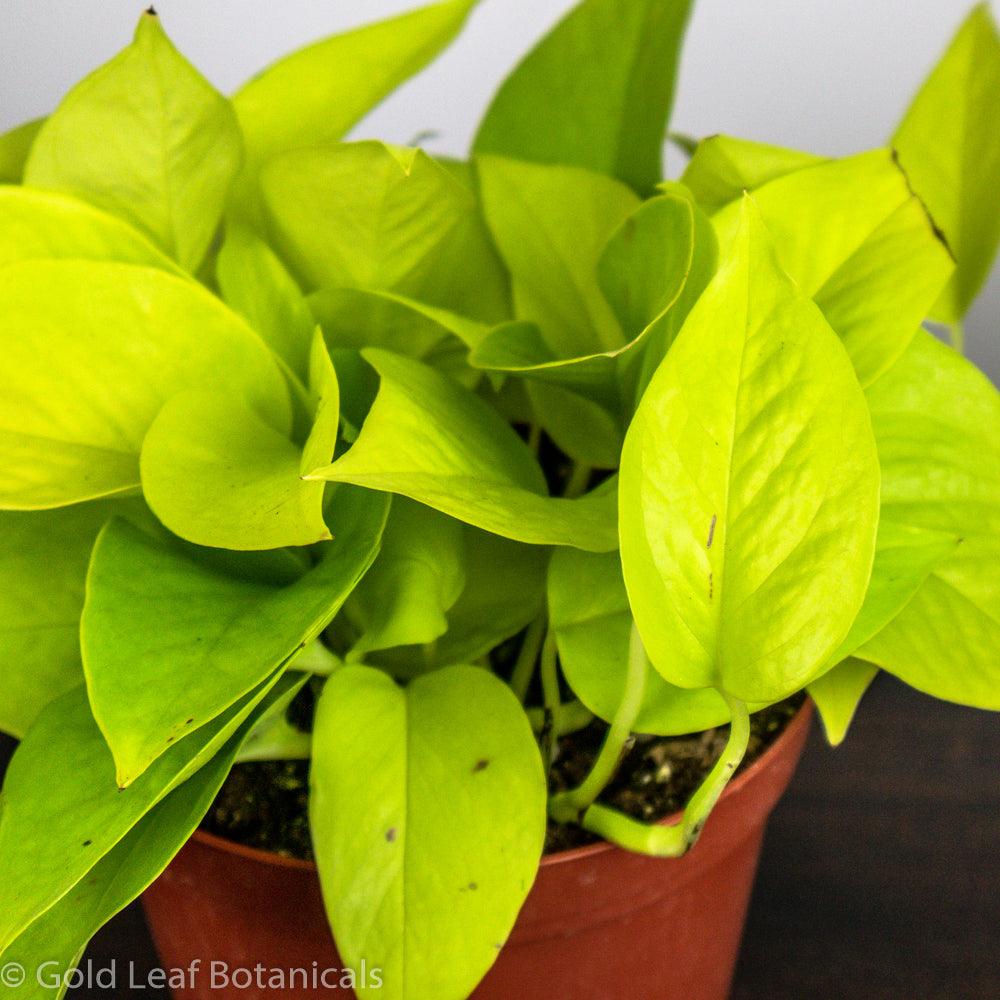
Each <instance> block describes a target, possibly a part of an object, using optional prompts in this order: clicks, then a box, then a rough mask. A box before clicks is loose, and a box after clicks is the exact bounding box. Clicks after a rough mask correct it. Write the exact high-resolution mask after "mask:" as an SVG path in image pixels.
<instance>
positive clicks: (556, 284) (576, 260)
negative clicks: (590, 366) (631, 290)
mask: <svg viewBox="0 0 1000 1000" xmlns="http://www.w3.org/2000/svg"><path fill="white" fill-rule="evenodd" d="M477 170H478V175H479V182H480V191H481V197H482V202H483V211H484V213H485V215H486V221H487V223H488V225H489V227H490V231H491V232H492V233H493V238H494V239H495V240H496V244H497V248H498V249H499V251H500V255H501V256H502V257H503V260H504V263H505V264H506V265H507V268H508V269H509V271H510V273H511V275H512V276H513V282H514V304H515V311H516V315H517V317H518V318H519V319H522V320H529V321H531V322H533V323H535V324H537V325H538V326H539V327H540V328H541V330H542V335H543V338H544V343H545V344H547V345H548V347H549V350H550V352H551V357H552V358H577V357H582V356H583V355H586V354H593V353H600V352H602V351H610V350H615V349H617V348H619V347H621V346H622V345H623V344H624V339H623V336H622V330H621V327H620V325H619V323H618V320H617V319H616V318H615V315H614V313H613V311H612V309H611V307H610V306H609V305H608V303H607V301H606V300H605V298H604V296H603V295H602V294H601V291H600V288H599V286H598V283H597V280H596V279H597V266H598V262H599V260H600V258H601V254H602V252H603V251H604V248H605V247H606V246H607V244H608V240H609V239H610V238H611V236H612V234H614V232H615V231H616V230H617V229H618V227H619V226H621V225H622V223H623V222H624V221H625V219H626V218H628V217H629V216H630V215H631V214H632V213H633V212H634V211H635V210H636V209H637V208H638V207H639V199H638V198H637V197H636V196H635V194H633V193H632V191H630V190H629V189H628V188H627V187H625V185H623V184H619V183H618V182H617V181H613V180H611V179H610V178H608V177H604V176H602V175H600V174H595V173H591V172H590V171H587V170H580V169H578V168H574V167H543V166H539V165H537V164H534V163H522V162H519V161H517V160H508V159H504V158H502V157H498V156H483V157H480V158H479V160H478V161H477Z"/></svg>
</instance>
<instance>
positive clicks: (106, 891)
mask: <svg viewBox="0 0 1000 1000" xmlns="http://www.w3.org/2000/svg"><path fill="white" fill-rule="evenodd" d="M302 683H303V679H302V678H299V679H283V680H282V681H281V682H279V683H278V684H277V685H276V686H275V688H274V690H273V691H272V692H271V693H270V694H269V695H268V696H267V697H266V698H265V699H264V700H263V701H262V702H261V704H260V705H259V706H258V707H257V708H255V709H254V711H253V713H252V714H251V715H250V717H249V718H248V719H247V721H246V722H244V723H243V725H242V726H241V727H240V729H239V731H238V732H237V733H236V735H235V736H233V738H232V739H231V740H230V741H229V742H228V743H227V744H226V745H225V746H224V747H223V748H222V749H221V750H220V751H219V753H218V754H216V756H214V757H213V758H212V759H211V760H209V761H207V762H206V764H205V766H204V767H202V768H201V770H199V771H198V772H197V773H196V774H194V775H192V777H190V778H188V780H187V781H185V782H184V783H183V784H181V785H180V786H179V787H178V788H176V789H175V790H174V791H172V792H171V793H170V794H169V795H167V796H166V797H165V798H164V799H163V801H161V802H160V803H159V804H158V805H156V806H154V807H153V808H152V809H151V810H150V811H149V813H148V814H147V815H146V816H145V817H144V818H143V819H141V820H139V822H138V823H137V824H136V825H135V826H134V827H133V828H132V829H131V830H130V831H129V833H128V834H126V836H125V837H124V838H123V839H122V840H121V842H120V843H119V844H118V845H117V846H115V847H114V848H112V849H111V850H110V851H109V852H108V853H107V854H106V855H105V856H104V857H103V858H101V859H100V860H99V861H98V862H97V864H95V865H94V867H93V868H92V869H91V870H90V872H89V873H88V874H87V877H86V878H85V879H83V881H81V882H79V883H78V884H77V885H76V886H75V887H74V888H73V889H72V890H71V891H70V892H69V893H68V894H67V895H66V896H64V897H63V898H62V899H61V900H60V901H59V902H58V903H56V904H55V906H53V907H52V908H51V909H50V910H48V911H47V912H46V913H45V914H43V915H42V916H41V917H40V918H39V919H38V920H36V921H35V922H34V923H33V924H31V926H30V927H29V928H28V929H27V930H26V931H25V932H24V933H23V934H22V935H20V936H19V937H18V938H17V940H16V941H14V943H13V944H11V945H10V947H9V948H7V949H6V950H5V951H4V952H3V954H2V955H0V958H2V959H3V960H4V961H5V962H16V963H17V964H19V965H20V966H22V967H23V968H24V969H25V970H26V971H27V973H28V976H27V985H26V986H25V987H24V988H23V989H22V990H21V991H20V993H19V995H22V996H27V997H31V998H37V1000H43V998H55V1000H60V998H61V997H63V996H64V995H65V993H66V989H65V987H62V988H59V987H48V986H45V985H42V983H43V982H45V983H47V982H51V981H52V980H53V979H56V978H57V977H58V978H60V979H61V977H62V976H63V975H65V974H66V973H68V972H70V971H72V969H73V968H74V967H75V966H76V964H77V962H78V961H79V959H80V957H81V955H82V953H83V950H84V948H85V946H86V945H87V942H88V941H89V940H90V938H91V937H92V936H93V935H94V934H96V933H97V931H98V930H100V929H101V927H103V926H104V925H105V924H106V923H107V922H108V921H109V920H111V918H112V917H114V916H115V915H116V914H118V913H119V912H121V910H123V909H124V908H125V907H126V906H128V905H129V903H131V902H133V901H134V900H136V899H137V898H138V897H139V896H140V895H141V893H142V892H143V891H144V890H145V889H146V888H148V886H149V885H151V884H152V883H153V882H154V881H155V879H156V878H157V877H158V876H159V875H160V874H161V873H162V872H163V870H164V869H165V868H166V867H167V865H168V864H169V863H170V861H171V859H172V858H173V857H174V855H175V854H176V853H177V852H178V851H179V850H180V849H181V847H183V845H184V844H185V843H186V841H187V840H188V838H189V837H190V836H191V834H193V833H194V831H195V830H196V829H197V827H198V824H199V823H200V822H201V820H202V818H203V817H204V815H205V813H207V812H208V810H209V807H210V806H211V804H212V802H213V800H214V799H215V796H216V795H217V794H218V792H219V789H220V788H221V787H222V784H223V782H224V781H225V780H226V776H227V775H228V774H229V771H230V768H231V767H232V764H233V760H234V758H235V756H236V754H237V752H238V751H239V748H240V747H241V746H242V744H243V743H244V741H245V740H246V739H247V737H248V735H249V733H250V731H251V729H252V728H253V726H254V725H255V724H257V722H258V721H259V720H261V719H262V718H263V717H264V716H267V715H270V714H272V713H274V712H275V711H281V710H283V708H284V707H285V706H286V705H287V703H288V701H289V700H290V698H291V697H293V696H294V694H295V692H296V690H297V689H298V688H300V687H301V686H302ZM39 973H41V974H42V978H41V980H40V978H39Z"/></svg>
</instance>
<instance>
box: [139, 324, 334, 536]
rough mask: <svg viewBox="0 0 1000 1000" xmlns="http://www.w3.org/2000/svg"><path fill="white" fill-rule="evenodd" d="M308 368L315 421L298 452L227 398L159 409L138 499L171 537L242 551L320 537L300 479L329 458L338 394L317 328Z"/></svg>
mask: <svg viewBox="0 0 1000 1000" xmlns="http://www.w3.org/2000/svg"><path fill="white" fill-rule="evenodd" d="M310 366H311V372H310V377H309V387H310V390H311V393H312V395H313V399H312V400H310V406H311V408H312V409H313V410H314V411H315V414H314V417H313V425H312V429H311V431H310V432H309V436H308V438H307V440H306V443H305V446H304V447H302V448H300V447H298V446H297V445H295V444H294V443H293V442H292V441H291V440H290V439H289V437H288V436H287V435H286V434H282V433H280V432H279V431H276V430H274V429H273V428H272V427H271V426H270V425H268V424H267V423H266V422H265V421H263V420H261V419H260V418H259V417H258V416H257V415H256V414H255V413H254V411H253V410H252V409H251V408H250V407H249V406H247V405H246V404H245V403H243V402H242V401H241V400H240V399H239V398H238V397H236V396H233V395H231V394H229V393H220V392H207V391H199V390H192V391H190V392H185V393H181V394H180V395H178V396H175V397H174V398H173V399H171V400H170V401H169V402H168V403H167V404H166V406H164V407H163V409H162V410H161V411H160V413H159V415H158V416H157V418H156V420H155V421H154V422H153V426H152V427H151V428H150V430H149V433H148V434H147V435H146V439H145V441H144V443H143V446H142V456H141V462H140V467H141V471H142V488H143V492H144V493H145V496H146V499H147V501H148V502H149V505H150V507H152V508H153V510H154V511H155V512H156V515H157V517H159V518H160V520H161V521H162V522H163V523H164V524H165V525H166V526H167V527H168V528H170V530H171V531H173V532H174V533H175V534H177V535H180V536H181V537H182V538H185V539H187V540H188V541H190V542H194V543H196V544H198V545H210V546H215V547H217V548H228V549H237V550H243V551H245V550H249V549H274V548H281V547H283V546H287V545H309V544H311V543H313V542H319V541H325V540H327V539H329V538H330V531H329V529H328V528H327V526H326V522H325V521H324V519H323V484H322V483H315V482H304V481H303V479H302V475H303V473H305V472H309V471H311V470H312V469H315V468H316V467H317V466H319V465H322V464H323V463H324V462H329V461H330V459H331V458H332V457H333V453H334V449H335V447H336V442H337V429H338V425H339V421H340V387H339V385H338V383H337V376H336V372H335V371H334V368H333V365H332V363H331V361H330V356H329V354H328V353H327V350H326V346H325V345H324V343H323V337H322V335H321V334H320V333H319V331H318V330H317V331H316V332H315V335H314V338H313V347H312V356H311V359H310Z"/></svg>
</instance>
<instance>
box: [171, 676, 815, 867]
mask: <svg viewBox="0 0 1000 1000" xmlns="http://www.w3.org/2000/svg"><path fill="white" fill-rule="evenodd" d="M812 716H813V702H812V699H811V698H810V697H808V696H807V697H806V700H805V701H804V702H803V703H802V705H801V706H800V707H799V710H798V711H797V712H796V713H795V715H794V716H792V719H791V721H790V722H789V723H788V725H787V726H785V728H784V730H783V731H782V733H781V735H780V736H779V737H778V738H777V739H776V740H775V741H774V742H773V743H772V744H771V745H770V746H769V747H768V748H767V750H765V751H764V753H762V754H761V755H760V756H759V757H758V758H757V759H756V760H755V761H754V762H753V763H752V764H751V765H750V766H749V767H748V768H747V769H746V770H745V771H743V772H741V773H740V774H738V775H737V776H736V777H735V778H734V779H733V780H732V781H731V782H730V783H729V784H728V785H727V786H726V790H725V791H724V792H723V793H722V798H728V797H729V796H731V795H735V794H737V793H738V792H739V791H740V789H741V788H743V787H744V786H745V785H747V784H749V782H751V781H752V780H753V779H754V777H756V775H757V774H758V773H759V772H760V771H762V770H764V769H765V768H766V767H767V766H768V764H769V763H770V761H771V759H772V758H773V757H775V756H776V755H777V754H778V753H779V752H780V750H781V748H782V747H783V746H784V745H785V744H786V743H788V742H789V741H790V740H792V739H793V738H794V736H795V734H796V733H798V731H799V730H800V729H802V728H805V727H807V726H808V725H809V723H810V721H811V720H812ZM720 801H721V800H720ZM681 815H682V814H681V813H680V812H675V813H671V814H670V815H669V816H665V817H664V818H663V819H662V820H660V823H661V824H664V825H668V824H671V823H676V822H678V821H679V820H680V818H681ZM190 839H191V840H194V841H197V842H198V843H199V844H202V845H203V846H205V847H211V848H213V849H215V850H217V851H222V852H223V853H225V854H232V855H235V856H237V857H241V858H244V859H245V860H247V861H255V862H257V863H258V864H265V865H270V866H271V867H274V868H283V869H285V870H286V871H287V870H294V871H308V872H316V873H317V874H318V873H319V869H318V867H317V866H316V862H315V861H303V860H302V859H300V858H286V857H284V856H283V855H281V854H275V853H274V852H272V851H264V850H261V849H260V848H258V847H247V846H246V845H244V844H238V843H237V842H236V841H234V840H229V839H227V838H226V837H220V836H218V835H217V834H214V833H208V832H207V831H205V830H202V829H200V828H199V829H197V830H195V832H194V833H193V834H192V836H191V838H190ZM615 850H620V848H618V847H617V846H616V845H615V844H612V843H610V842H609V841H607V840H601V841H598V842H597V843H595V844H585V845H583V846H582V847H573V848H570V850H568V851H557V852H556V853H555V854H545V855H543V856H542V859H541V864H540V867H542V868H547V867H550V866H552V865H561V864H567V863H569V862H572V861H578V860H580V859H582V858H589V857H593V856H594V855H595V854H604V853H605V852H607V851H615Z"/></svg>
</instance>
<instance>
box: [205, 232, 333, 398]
mask: <svg viewBox="0 0 1000 1000" xmlns="http://www.w3.org/2000/svg"><path fill="white" fill-rule="evenodd" d="M216 275H217V277H218V280H219V288H220V290H221V292H222V298H223V299H224V300H225V301H226V303H227V304H228V305H229V306H230V307H231V308H233V309H235V310H236V312H238V313H239V314H240V315H241V316H242V317H243V318H244V319H245V320H246V321H247V322H248V323H249V324H250V326H252V327H253V328H254V329H255V330H256V331H257V332H258V333H259V334H260V335H261V337H263V338H264V341H265V342H266V343H267V345H268V346H269V347H270V348H271V350H272V351H274V353H275V354H277V355H278V357H280V358H281V359H282V360H284V361H285V363H286V364H287V365H288V367H289V368H290V369H291V371H292V372H293V373H294V374H295V375H296V376H297V377H298V379H299V381H300V382H302V383H303V384H305V383H306V382H308V379H309V357H310V349H311V347H312V342H313V332H314V331H315V329H316V321H315V320H314V319H313V316H312V312H311V311H310V309H309V306H308V305H307V304H306V301H305V298H304V297H303V295H302V292H301V290H300V289H299V287H298V285H297V284H296V283H295V279H294V278H293V277H292V276H291V275H290V274H289V273H288V271H286V270H285V267H284V265H283V264H282V263H281V261H280V260H278V258H277V256H276V255H275V253H274V251H273V250H272V249H271V248H270V247H269V246H268V245H267V244H266V243H265V242H264V241H263V240H262V239H260V237H258V236H257V235H256V234H255V233H254V232H253V231H252V230H250V229H246V228H244V227H242V226H230V227H229V229H228V230H227V232H226V239H225V242H224V243H223V244H222V249H221V250H220V251H219V258H218V261H217V262H216Z"/></svg>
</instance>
